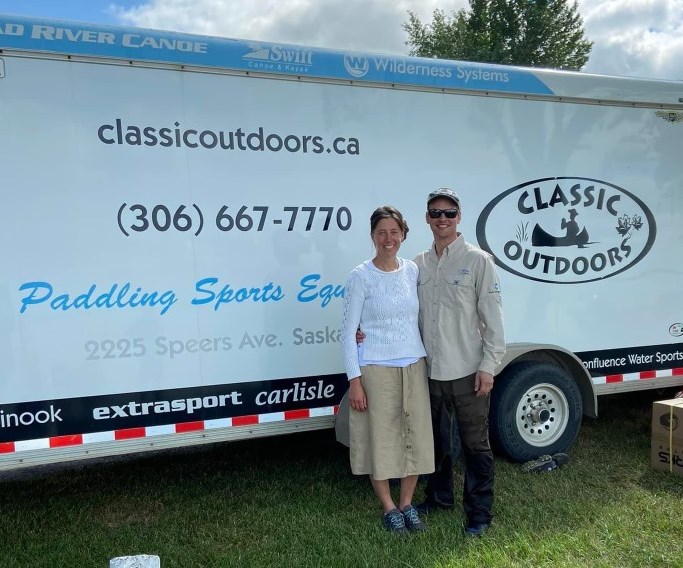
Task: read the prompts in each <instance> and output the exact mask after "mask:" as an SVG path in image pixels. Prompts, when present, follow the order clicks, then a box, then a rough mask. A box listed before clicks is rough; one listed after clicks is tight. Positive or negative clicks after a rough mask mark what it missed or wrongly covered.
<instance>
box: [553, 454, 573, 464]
mask: <svg viewBox="0 0 683 568" xmlns="http://www.w3.org/2000/svg"><path fill="white" fill-rule="evenodd" d="M552 457H553V461H554V462H555V463H556V464H557V466H558V467H559V466H562V465H567V464H568V463H569V454H565V453H563V452H558V453H556V454H553V456H552Z"/></svg>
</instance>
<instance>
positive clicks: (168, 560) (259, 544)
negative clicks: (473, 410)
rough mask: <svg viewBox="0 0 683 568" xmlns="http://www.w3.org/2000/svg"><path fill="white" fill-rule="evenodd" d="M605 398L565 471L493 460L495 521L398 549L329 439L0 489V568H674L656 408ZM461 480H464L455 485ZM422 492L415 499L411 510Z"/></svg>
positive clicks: (183, 456) (454, 518) (450, 527)
mask: <svg viewBox="0 0 683 568" xmlns="http://www.w3.org/2000/svg"><path fill="white" fill-rule="evenodd" d="M661 398H665V395H660V396H659V397H657V395H655V394H654V393H653V394H650V393H644V394H643V393H636V394H633V395H622V396H615V397H609V398H604V399H601V401H600V413H601V416H600V418H599V419H598V420H597V421H594V420H589V419H586V420H584V423H583V426H582V430H581V434H580V436H579V439H578V441H577V443H576V444H575V446H574V448H572V450H571V451H570V454H571V456H572V461H571V462H570V463H569V464H568V465H566V466H565V467H563V468H562V469H560V470H557V471H554V472H551V473H541V474H539V473H536V474H523V473H521V472H520V468H519V465H518V464H513V463H509V462H507V461H505V460H503V459H501V458H497V460H496V468H497V469H496V476H497V477H496V505H495V513H496V517H495V521H494V525H493V527H492V528H491V531H490V532H489V534H488V535H487V536H486V537H484V538H482V539H466V538H465V537H464V536H463V535H462V531H461V526H462V520H463V518H462V513H461V512H460V511H458V512H455V513H452V512H451V513H446V512H444V513H438V514H434V515H431V516H430V517H428V524H429V531H428V532H426V533H424V534H416V535H409V536H407V537H404V538H401V537H396V536H395V535H392V534H389V533H387V532H385V531H384V530H383V529H382V528H381V525H380V512H381V511H380V507H379V505H378V503H377V502H376V499H375V497H374V496H373V494H372V490H371V488H370V484H369V482H368V481H367V479H365V478H354V477H353V476H352V475H351V474H350V471H349V467H348V455H347V451H346V449H345V448H343V447H341V446H339V445H337V444H336V442H334V439H333V437H334V435H333V432H332V431H324V432H315V433H309V434H298V435H292V436H285V437H279V438H270V439H263V440H254V441H250V442H240V443H232V444H221V445H213V446H205V447H201V448H193V449H190V450H183V451H171V452H168V451H167V452H163V453H157V454H146V455H143V456H138V457H136V458H126V459H123V460H122V459H117V460H111V461H106V462H102V461H101V462H98V463H88V462H84V463H83V464H79V465H73V464H72V465H65V466H58V467H49V468H42V469H34V470H32V471H26V472H22V473H17V472H10V473H5V474H0V567H2V568H15V567H30V568H40V567H45V568H48V567H49V568H57V567H79V568H83V567H107V566H108V565H109V559H111V558H113V557H115V556H126V555H135V554H156V555H159V556H160V557H161V566H162V568H171V567H177V568H189V567H194V566H198V567H218V566H221V567H222V566H241V567H242V566H245V567H248V566H254V567H269V566H296V567H306V566H351V567H353V566H371V567H378V566H400V567H434V568H437V567H438V568H442V567H443V568H445V567H456V566H463V567H473V568H474V567H476V568H482V567H488V566H491V567H512V566H530V567H534V568H542V567H551V566H552V567H558V566H562V567H563V566H574V567H581V568H587V567H591V568H592V567H614V568H622V567H631V566H633V567H642V566H656V567H665V566H681V567H683V478H681V477H675V476H673V475H671V474H668V473H656V472H653V471H651V470H650V467H649V443H650V441H649V436H650V432H649V429H650V416H651V406H652V401H653V400H657V399H661ZM458 481H460V480H458ZM421 495H422V488H421V487H419V488H418V493H417V497H418V500H419V498H420V497H421Z"/></svg>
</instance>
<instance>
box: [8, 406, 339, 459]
mask: <svg viewBox="0 0 683 568" xmlns="http://www.w3.org/2000/svg"><path fill="white" fill-rule="evenodd" d="M338 411H339V406H325V407H323V408H303V409H301V410H287V411H285V412H272V413H270V414H251V415H248V416H234V417H233V418H217V419H215V420H198V421H196V422H181V423H179V424H164V425H162V426H142V427H140V428H126V429H124V430H111V431H108V432H93V433H90V434H69V435H67V436H54V437H52V438H40V439H37V440H22V441H21V442H0V454H9V453H13V452H22V451H27V450H46V449H49V448H64V447H66V446H81V445H84V444H93V443H96V442H115V441H119V440H131V439H134V438H151V437H154V436H162V435H165V434H185V433H187V432H198V431H202V430H215V429H217V428H238V427H240V426H253V425H255V424H267V423H272V422H283V421H285V422H286V421H291V420H303V419H306V418H314V417H317V416H334V415H335V414H337V412H338Z"/></svg>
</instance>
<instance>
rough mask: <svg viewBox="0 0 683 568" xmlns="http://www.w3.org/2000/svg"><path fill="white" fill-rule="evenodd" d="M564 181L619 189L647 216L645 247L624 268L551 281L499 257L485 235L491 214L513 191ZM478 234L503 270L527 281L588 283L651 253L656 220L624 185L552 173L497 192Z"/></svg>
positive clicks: (636, 262) (486, 211) (616, 271)
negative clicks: (605, 272) (582, 277)
mask: <svg viewBox="0 0 683 568" xmlns="http://www.w3.org/2000/svg"><path fill="white" fill-rule="evenodd" d="M562 180H565V181H566V180H573V181H580V182H590V183H595V184H600V185H603V186H607V187H610V188H612V189H614V190H616V191H617V192H619V193H622V194H624V195H626V196H627V197H628V198H629V199H631V200H632V201H633V202H634V203H635V204H636V205H637V206H638V207H639V208H640V210H641V211H642V213H643V215H644V216H645V218H646V219H647V223H648V230H649V233H648V237H647V241H646V243H645V245H644V246H643V248H642V250H641V251H640V252H639V253H638V254H637V255H636V257H635V258H634V259H633V260H631V261H630V262H628V263H627V264H625V265H624V266H622V267H621V268H619V269H617V270H615V271H614V272H611V273H609V274H605V275H602V276H597V277H595V278H587V279H580V280H572V281H562V280H550V279H547V278H540V277H538V276H535V275H532V274H525V273H523V272H520V271H519V270H517V269H515V268H513V267H512V266H509V265H508V264H506V263H505V262H503V260H502V259H501V258H500V257H501V255H499V254H497V253H496V252H494V251H493V247H492V246H491V245H490V243H489V239H488V238H487V234H486V227H487V224H488V221H489V217H490V216H491V213H492V212H493V211H494V210H495V209H496V207H497V206H498V204H499V203H500V202H501V201H503V200H504V199H506V198H507V197H508V196H510V195H511V194H513V193H515V192H516V191H519V190H521V189H523V188H525V187H529V186H533V185H535V184H541V183H545V182H551V181H558V182H559V181H562ZM476 236H477V241H478V242H479V246H480V247H481V248H482V249H483V250H485V251H486V252H488V253H489V254H491V255H492V256H493V257H494V258H495V260H496V264H497V265H498V266H500V267H501V268H502V269H503V270H505V271H507V272H509V273H511V274H514V275H516V276H519V277H521V278H526V279H527V280H534V281H536V282H545V283H548V284H586V283H588V282H597V281H599V280H605V279H607V278H611V277H612V276H616V275H617V274H620V273H622V272H624V271H625V270H628V269H629V268H631V267H633V266H635V265H636V264H638V263H639V262H640V261H641V260H642V259H643V258H644V257H645V256H646V255H647V254H648V253H649V252H650V249H651V248H652V246H653V245H654V242H655V239H656V236H657V223H656V221H655V218H654V215H653V214H652V211H650V208H649V207H648V206H647V205H646V204H645V203H644V202H643V201H642V200H641V199H640V198H639V197H637V196H636V195H634V194H633V193H631V192H630V191H628V190H626V189H624V188H623V187H620V186H618V185H616V184H613V183H610V182H607V181H604V180H599V179H596V178H589V177H574V176H553V177H544V178H538V179H535V180H531V181H525V182H523V183H520V184H518V185H515V186H514V187H511V188H510V189H507V190H505V191H504V192H503V193H501V194H499V195H497V196H496V197H494V198H493V199H492V200H491V201H489V203H488V204H487V205H486V207H484V209H483V210H482V212H481V214H480V215H479V218H478V219H477V225H476Z"/></svg>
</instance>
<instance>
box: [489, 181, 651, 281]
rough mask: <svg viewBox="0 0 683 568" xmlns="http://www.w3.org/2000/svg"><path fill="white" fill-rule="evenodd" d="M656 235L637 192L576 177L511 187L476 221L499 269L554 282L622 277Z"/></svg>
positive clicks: (647, 210)
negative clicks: (620, 275)
mask: <svg viewBox="0 0 683 568" xmlns="http://www.w3.org/2000/svg"><path fill="white" fill-rule="evenodd" d="M494 228H495V230H494ZM656 233H657V230H656V223H655V219H654V216H653V215H652V213H651V212H650V210H649V208H648V207H647V205H645V203H644V202H643V201H641V200H640V199H639V198H638V197H637V196H636V195H635V194H634V193H631V192H630V191H627V190H625V189H623V188H621V187H619V186H617V185H614V184H612V183H609V182H605V181H600V180H596V179H591V178H580V177H577V178H571V177H556V178H544V179H538V180H534V181H530V182H525V183H523V184H520V185H518V186H515V187H513V188H511V189H508V190H506V191H504V192H503V193H501V194H500V195H498V196H497V197H496V198H494V199H493V200H492V201H491V202H489V203H488V205H487V206H486V207H485V208H484V210H483V211H482V213H481V215H480V217H479V219H478V221H477V239H478V240H479V244H480V246H481V247H482V248H484V249H485V250H487V251H489V252H490V253H491V254H493V255H494V256H495V258H496V262H497V263H498V264H499V265H500V266H501V267H502V268H504V269H505V270H507V271H508V272H511V273H512V274H516V275H517V276H521V277H523V278H528V279H530V280H537V281H540V282H551V283H557V284H578V283H582V282H592V281H594V280H600V279H604V278H608V277H610V276H614V275H615V274H619V273H620V272H622V271H624V270H626V269H628V268H630V267H632V266H634V265H635V264H637V263H638V262H639V261H640V260H641V259H642V258H643V257H644V256H645V255H646V254H647V253H648V251H649V250H650V249H651V248H652V245H653V243H654V240H655V237H656Z"/></svg>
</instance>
